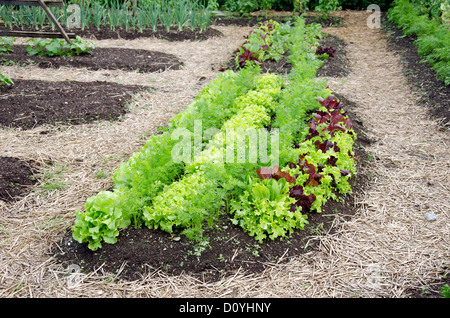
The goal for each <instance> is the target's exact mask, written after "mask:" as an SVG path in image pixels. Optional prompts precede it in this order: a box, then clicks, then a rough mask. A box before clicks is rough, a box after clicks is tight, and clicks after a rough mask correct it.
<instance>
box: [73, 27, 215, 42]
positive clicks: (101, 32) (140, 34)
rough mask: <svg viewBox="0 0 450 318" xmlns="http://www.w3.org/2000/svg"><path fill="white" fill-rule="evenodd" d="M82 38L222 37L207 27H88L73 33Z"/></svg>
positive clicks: (192, 38) (203, 38)
mask: <svg viewBox="0 0 450 318" xmlns="http://www.w3.org/2000/svg"><path fill="white" fill-rule="evenodd" d="M73 32H74V33H76V34H77V35H79V36H81V37H82V38H86V39H91V38H95V39H97V40H105V39H125V40H134V39H138V38H151V37H154V38H157V39H164V40H167V41H171V42H174V41H187V40H190V41H204V40H207V39H209V38H212V37H219V36H222V35H223V34H222V32H220V31H219V30H216V29H214V28H211V27H208V28H207V29H206V30H203V31H200V29H198V28H197V29H195V30H191V29H189V28H184V29H183V30H182V31H179V30H178V29H177V28H176V27H171V28H170V30H169V31H167V30H166V28H164V27H162V26H158V27H157V29H156V30H155V31H153V30H152V29H145V30H142V31H138V30H128V31H127V30H125V29H116V30H114V31H113V30H111V29H110V28H109V27H101V28H100V29H97V28H96V27H93V26H91V27H89V28H87V29H85V30H75V31H73Z"/></svg>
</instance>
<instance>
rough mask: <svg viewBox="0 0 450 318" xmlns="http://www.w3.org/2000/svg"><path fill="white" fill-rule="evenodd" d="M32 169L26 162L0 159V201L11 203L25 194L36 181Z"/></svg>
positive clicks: (10, 158)
mask: <svg viewBox="0 0 450 318" xmlns="http://www.w3.org/2000/svg"><path fill="white" fill-rule="evenodd" d="M33 174H34V171H33V168H31V166H30V164H28V163H27V162H25V161H23V160H20V159H17V158H12V157H0V200H2V201H5V202H13V201H15V200H16V199H17V198H20V197H21V196H22V195H24V194H26V193H27V192H28V190H29V188H30V187H31V186H32V185H34V184H35V183H36V182H37V181H36V178H35V177H34V175H33Z"/></svg>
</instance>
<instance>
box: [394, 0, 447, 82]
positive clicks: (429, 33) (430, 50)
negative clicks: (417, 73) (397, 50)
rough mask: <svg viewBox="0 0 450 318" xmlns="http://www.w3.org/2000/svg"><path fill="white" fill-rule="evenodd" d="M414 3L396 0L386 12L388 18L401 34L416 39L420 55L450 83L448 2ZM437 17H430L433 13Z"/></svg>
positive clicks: (413, 1)
mask: <svg viewBox="0 0 450 318" xmlns="http://www.w3.org/2000/svg"><path fill="white" fill-rule="evenodd" d="M433 3H437V4H439V3H440V6H437V7H436V6H435V7H436V8H434V10H433V6H431V4H432V3H431V2H427V1H424V2H421V1H417V0H411V1H409V0H395V1H394V4H393V6H392V8H391V9H389V11H388V15H387V16H388V19H389V21H390V22H393V23H395V24H396V25H397V26H398V27H400V28H401V29H402V30H403V33H404V34H407V35H413V36H415V37H416V40H415V44H416V45H417V51H418V53H419V56H421V57H422V58H424V59H425V60H426V61H427V62H428V63H429V64H430V65H431V66H432V67H433V68H434V70H435V71H436V74H437V76H438V78H440V79H441V80H442V81H443V82H444V84H445V85H449V84H450V2H449V1H448V0H446V1H434V2H433ZM435 11H436V12H439V13H440V14H433V12H435Z"/></svg>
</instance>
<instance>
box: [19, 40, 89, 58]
mask: <svg viewBox="0 0 450 318" xmlns="http://www.w3.org/2000/svg"><path fill="white" fill-rule="evenodd" d="M71 41H72V44H69V43H67V42H66V40H64V39H39V40H35V39H30V40H28V41H26V42H31V44H30V45H28V46H27V52H28V54H29V55H36V54H37V55H48V56H72V55H80V54H91V53H92V50H93V49H94V48H95V44H94V43H92V42H90V41H86V40H82V39H81V38H80V37H77V38H76V39H72V40H71Z"/></svg>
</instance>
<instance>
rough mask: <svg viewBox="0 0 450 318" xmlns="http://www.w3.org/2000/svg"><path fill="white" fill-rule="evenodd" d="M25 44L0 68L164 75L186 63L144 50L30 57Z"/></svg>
mask: <svg viewBox="0 0 450 318" xmlns="http://www.w3.org/2000/svg"><path fill="white" fill-rule="evenodd" d="M26 47H27V46H26V45H15V46H14V48H13V49H14V52H13V53H10V54H4V55H0V65H9V64H19V65H30V64H35V65H37V66H39V67H42V68H59V67H61V66H68V67H77V68H83V67H84V68H87V69H88V70H92V71H96V70H123V71H139V72H141V73H151V72H163V71H166V70H168V69H172V70H178V69H180V68H181V67H182V65H183V63H182V62H181V61H180V60H179V59H178V58H177V57H176V56H175V55H172V54H167V53H162V52H156V51H148V50H141V49H125V48H101V47H97V48H95V49H94V50H93V51H92V54H81V55H76V56H39V55H32V56H30V55H28V52H27V50H26Z"/></svg>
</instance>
